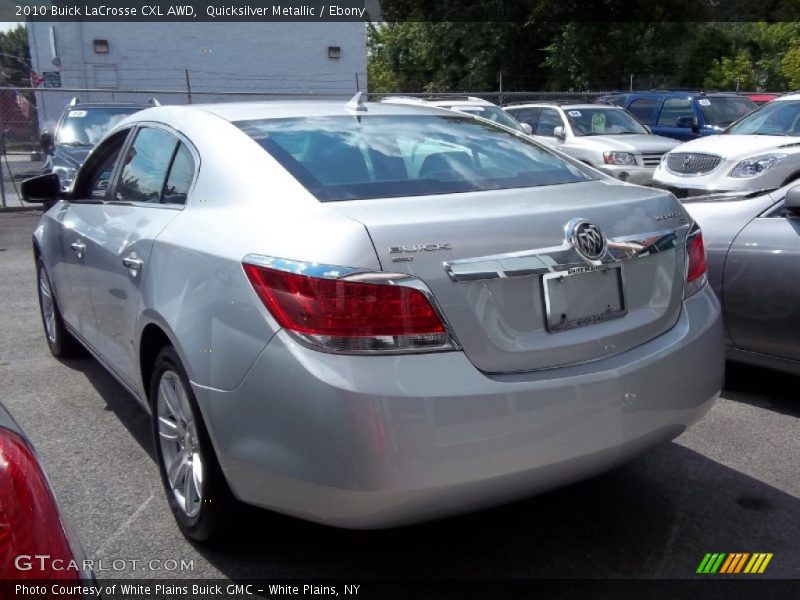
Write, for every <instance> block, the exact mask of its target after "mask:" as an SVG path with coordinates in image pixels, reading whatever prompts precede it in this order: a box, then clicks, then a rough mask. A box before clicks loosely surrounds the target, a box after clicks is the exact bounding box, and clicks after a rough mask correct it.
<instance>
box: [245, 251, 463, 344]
mask: <svg viewBox="0 0 800 600" xmlns="http://www.w3.org/2000/svg"><path fill="white" fill-rule="evenodd" d="M267 260H268V261H269V260H270V259H267ZM268 264H270V266H264V265H263V264H254V263H253V262H248V261H247V260H246V261H245V262H244V270H245V273H246V274H247V278H248V279H249V280H250V283H251V284H252V285H253V288H254V289H255V291H256V293H257V294H258V297H259V298H260V299H261V301H262V302H263V303H264V305H265V306H266V307H267V309H268V310H269V312H270V313H271V314H272V316H273V317H274V318H275V320H276V321H277V322H278V324H279V325H280V326H281V327H283V328H284V329H286V330H288V331H290V332H292V333H293V334H294V335H295V336H296V337H298V338H299V339H301V340H302V341H305V342H306V343H308V344H311V345H313V346H314V347H317V348H321V349H324V350H328V351H333V352H349V353H362V352H370V353H372V352H420V351H440V350H453V349H455V344H454V342H453V339H452V337H451V336H450V334H449V333H448V331H447V328H446V327H445V325H444V322H443V320H442V318H441V316H440V315H439V313H438V311H437V310H436V308H434V306H433V304H432V303H431V301H430V300H429V298H428V296H427V295H426V294H425V293H423V291H421V289H419V288H418V287H414V286H413V285H411V282H416V281H418V280H414V279H413V278H410V277H408V276H406V275H391V274H387V273H352V274H349V275H344V276H342V273H344V272H347V271H348V270H346V269H341V268H337V267H327V268H324V269H320V268H319V265H314V267H315V268H314V272H315V273H322V274H323V275H322V276H310V275H306V274H303V273H298V272H296V271H297V270H300V271H303V270H304V268H303V267H302V266H298V265H303V263H290V264H291V265H293V267H294V268H293V269H292V271H290V270H284V269H281V268H275V267H274V266H273V265H275V264H277V261H276V262H268Z"/></svg>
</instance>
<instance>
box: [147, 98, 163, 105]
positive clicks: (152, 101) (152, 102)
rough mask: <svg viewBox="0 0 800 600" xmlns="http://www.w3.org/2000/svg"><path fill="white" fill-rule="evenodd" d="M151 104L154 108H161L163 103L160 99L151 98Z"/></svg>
mask: <svg viewBox="0 0 800 600" xmlns="http://www.w3.org/2000/svg"><path fill="white" fill-rule="evenodd" d="M149 102H150V104H152V105H153V106H161V102H159V101H158V98H150V100H149Z"/></svg>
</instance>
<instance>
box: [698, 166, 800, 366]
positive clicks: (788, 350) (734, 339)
mask: <svg viewBox="0 0 800 600" xmlns="http://www.w3.org/2000/svg"><path fill="white" fill-rule="evenodd" d="M683 203H684V206H685V207H686V210H688V211H689V214H691V215H692V217H694V218H695V219H696V220H697V222H698V223H699V224H700V225H701V226H702V227H703V236H704V240H705V243H706V250H707V251H708V277H709V280H710V282H711V286H712V287H713V289H714V290H715V291H716V292H717V295H718V296H719V298H720V300H722V305H723V310H724V315H725V325H726V333H727V336H726V337H727V355H728V358H730V359H732V360H735V361H740V362H746V363H750V364H754V365H759V366H765V367H771V368H774V369H780V370H783V371H788V372H790V373H795V374H800V186H798V185H797V183H796V182H795V183H793V184H790V185H788V186H786V187H783V188H781V189H778V190H775V191H774V192H771V193H762V194H758V193H756V194H753V195H750V196H748V195H744V194H739V195H734V194H728V195H726V194H720V195H716V196H698V197H696V198H687V199H684V200H683Z"/></svg>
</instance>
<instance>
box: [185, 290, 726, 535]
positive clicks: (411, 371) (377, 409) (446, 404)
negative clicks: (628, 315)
mask: <svg viewBox="0 0 800 600" xmlns="http://www.w3.org/2000/svg"><path fill="white" fill-rule="evenodd" d="M684 306H685V309H684V310H683V311H682V312H681V316H680V319H679V321H678V323H677V324H676V326H675V327H673V328H672V329H671V330H670V331H669V332H667V333H665V334H663V335H661V336H659V337H658V338H656V339H653V340H651V341H649V342H647V343H646V344H643V345H641V346H639V347H637V348H635V349H633V350H630V351H627V352H625V353H622V354H620V355H617V356H614V357H610V358H607V359H603V360H601V361H597V362H594V363H588V364H584V365H577V366H574V367H564V368H558V369H551V370H545V371H538V372H533V373H520V374H511V375H503V376H497V377H489V376H487V375H485V374H483V373H481V372H480V371H478V370H477V369H475V367H474V366H473V365H472V364H471V363H470V362H469V361H468V360H467V358H466V356H465V355H464V354H463V353H461V352H448V353H441V354H431V355H407V356H394V357H390V356H386V357H364V356H360V357H355V356H337V355H332V354H323V353H319V352H315V351H312V350H309V349H307V348H304V347H302V346H299V345H298V344H296V343H295V342H294V341H293V340H292V338H291V337H289V336H288V335H286V334H285V332H284V333H281V334H278V335H277V336H276V337H275V338H274V339H273V341H271V342H270V344H269V345H268V346H267V347H266V349H265V350H264V352H263V354H262V355H261V357H260V358H259V359H258V360H257V361H256V364H255V365H254V366H253V368H252V369H251V371H250V372H249V374H248V375H247V377H246V378H245V380H244V382H243V383H242V384H241V385H240V386H239V387H238V388H237V389H235V390H234V391H230V392H222V391H218V390H211V389H208V388H203V387H199V386H194V390H195V394H196V395H197V398H198V400H199V403H200V406H201V410H202V411H203V413H204V416H205V419H206V423H207V424H208V427H209V431H210V433H211V436H212V439H213V440H214V444H215V446H216V450H217V453H218V456H219V459H220V463H221V465H222V468H223V470H224V472H225V474H226V477H227V478H228V481H229V483H230V485H231V488H232V489H233V491H234V493H235V494H236V495H237V497H239V498H240V499H241V500H243V501H245V502H248V503H251V504H255V505H259V506H263V507H266V508H271V509H274V510H277V511H279V512H284V513H288V514H292V515H296V516H299V517H302V518H307V519H310V520H314V521H318V522H322V523H326V524H330V525H335V526H342V527H353V528H374V527H389V526H395V525H402V524H406V523H410V522H414V521H421V520H426V519H431V518H436V517H439V516H444V515H448V514H454V513H458V512H465V511H469V510H473V509H477V508H481V507H484V506H489V505H492V504H497V503H502V502H505V501H509V500H512V499H515V498H519V497H522V496H528V495H531V494H535V493H537V492H541V491H544V490H547V489H551V488H553V487H557V486H560V485H563V484H566V483H568V482H570V481H574V480H576V479H580V478H582V477H586V476H590V475H592V474H594V473H598V472H601V471H603V470H605V469H608V468H610V467H612V466H614V465H616V464H618V463H620V462H622V461H624V460H626V459H628V458H630V457H632V456H634V455H636V454H637V453H639V452H641V451H642V450H644V449H646V448H648V447H650V446H652V445H655V444H658V443H661V442H664V441H667V440H670V439H672V438H674V437H676V436H677V435H679V434H680V433H681V432H683V431H684V430H685V429H686V428H687V427H688V426H689V425H691V424H692V423H693V422H694V421H695V420H697V419H698V418H699V417H700V416H702V415H703V414H704V413H705V412H706V411H707V410H708V408H709V407H710V406H711V404H712V403H713V401H714V399H715V398H716V397H717V394H718V392H719V390H720V388H721V384H722V377H723V369H724V357H723V331H722V326H721V321H720V311H719V304H718V302H717V300H716V297H715V296H714V294H713V292H712V291H711V290H710V288H706V289H705V290H704V291H702V292H701V293H699V294H697V295H696V296H694V297H693V298H691V299H690V300H688V301H687V302H685V304H684Z"/></svg>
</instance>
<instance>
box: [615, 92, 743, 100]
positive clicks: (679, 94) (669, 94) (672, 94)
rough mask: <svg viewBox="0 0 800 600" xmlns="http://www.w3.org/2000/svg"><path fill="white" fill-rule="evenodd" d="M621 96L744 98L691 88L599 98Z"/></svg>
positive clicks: (726, 93) (727, 93)
mask: <svg viewBox="0 0 800 600" xmlns="http://www.w3.org/2000/svg"><path fill="white" fill-rule="evenodd" d="M622 96H663V97H670V98H674V97H679V98H685V97H687V96H689V97H691V98H694V97H701V98H717V97H720V96H729V97H735V98H746V96H745V95H744V94H738V93H736V92H700V91H693V90H684V91H681V90H642V91H639V92H611V93H609V94H603V95H602V96H600V98H619V97H622Z"/></svg>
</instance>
